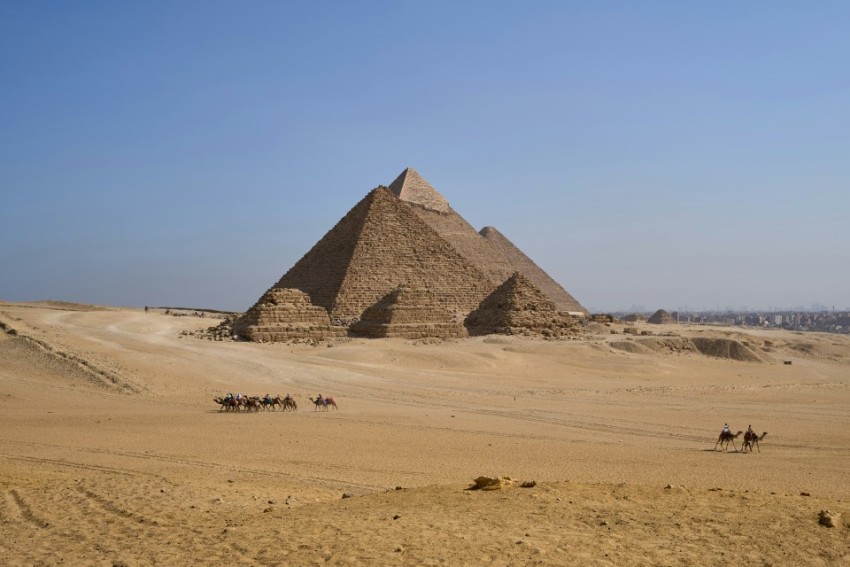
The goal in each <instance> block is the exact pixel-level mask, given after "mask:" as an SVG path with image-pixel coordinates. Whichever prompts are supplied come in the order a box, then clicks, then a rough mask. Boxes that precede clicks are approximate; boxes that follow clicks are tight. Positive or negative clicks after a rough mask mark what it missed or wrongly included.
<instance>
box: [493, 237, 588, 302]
mask: <svg viewBox="0 0 850 567" xmlns="http://www.w3.org/2000/svg"><path fill="white" fill-rule="evenodd" d="M481 236H483V237H484V238H485V239H486V240H487V241H488V242H491V243H492V244H493V245H494V246H495V247H496V248H498V249H499V250H500V251H501V253H502V254H503V255H504V256H505V257H506V258H507V259H508V262H510V264H511V267H512V268H513V269H514V270H516V271H517V272H519V273H521V274H523V275H524V276H525V277H527V278H528V279H529V280H531V281H532V283H534V285H536V286H537V287H538V288H540V291H542V292H543V293H545V294H546V295H547V296H548V297H549V299H551V300H552V301H554V302H555V306H556V307H557V308H558V310H560V311H565V312H567V313H570V314H575V315H587V314H588V311H587V309H585V308H584V307H583V306H582V305H581V304H580V303H579V302H578V301H576V299H575V298H574V297H573V296H572V295H570V294H569V293H567V291H566V290H565V289H564V288H563V287H561V285H560V284H559V283H558V282H556V281H555V280H554V279H552V278H551V277H550V276H549V274H547V273H546V272H544V271H543V269H542V268H540V266H538V265H537V264H535V263H534V261H532V259H531V258H529V257H528V256H526V255H525V254H524V253H523V252H522V250H520V249H519V248H517V247H516V246H514V244H513V243H512V242H511V241H510V240H508V239H507V238H506V237H505V236H504V235H503V234H502V233H501V232H499V231H498V230H496V229H495V228H493V227H492V226H487V227H484V228H483V229H481Z"/></svg>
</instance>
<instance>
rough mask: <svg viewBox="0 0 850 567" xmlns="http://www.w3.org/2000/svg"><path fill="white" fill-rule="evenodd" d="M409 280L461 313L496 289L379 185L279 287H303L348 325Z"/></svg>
mask: <svg viewBox="0 0 850 567" xmlns="http://www.w3.org/2000/svg"><path fill="white" fill-rule="evenodd" d="M401 284H411V285H414V286H418V287H424V288H427V289H430V290H431V291H432V293H433V294H434V297H435V298H436V301H437V302H438V303H439V304H440V305H442V306H443V307H444V308H445V309H446V310H447V311H449V312H450V313H452V314H453V315H454V316H455V317H456V318H458V319H459V320H462V318H463V317H464V316H465V315H466V314H467V313H469V312H470V311H471V310H472V309H474V308H475V307H476V306H477V305H478V303H479V302H480V301H481V300H482V299H483V298H484V297H485V296H486V295H487V294H488V293H489V292H490V291H491V290H492V289H493V285H492V284H491V283H490V281H489V280H488V278H486V277H485V276H484V275H483V274H482V273H481V272H480V271H479V270H478V269H476V268H475V267H474V266H473V265H472V264H470V263H469V262H468V261H467V260H466V259H465V258H463V256H461V255H460V253H459V252H458V251H457V250H455V249H454V248H453V247H452V246H451V245H450V244H449V243H448V242H446V241H445V240H443V238H441V237H440V235H438V234H437V233H436V232H435V231H434V230H433V229H432V228H431V227H429V226H428V225H427V224H425V223H424V222H423V221H422V220H421V219H420V218H419V217H417V216H416V214H414V213H413V211H412V210H411V208H410V207H409V206H408V205H407V204H405V203H404V202H403V201H401V200H399V199H398V198H396V197H395V196H394V195H393V194H392V193H390V192H389V191H388V190H387V188H385V187H379V188H377V189H374V190H372V191H371V192H370V193H369V194H368V195H366V197H364V198H363V199H362V200H361V201H360V202H359V203H358V204H357V205H355V206H354V208H353V209H351V210H350V211H349V212H348V214H346V215H345V217H343V218H342V220H340V221H339V222H338V223H337V224H336V226H334V227H333V228H332V229H331V230H330V231H329V232H328V233H327V234H326V235H325V236H324V237H323V238H322V239H321V240H320V241H319V242H318V243H316V245H315V246H313V248H312V249H311V250H310V251H309V252H307V254H305V255H304V257H303V258H301V260H299V261H298V262H297V263H296V264H295V265H294V266H293V267H292V269H290V270H289V271H288V272H287V273H286V274H285V275H284V276H283V277H282V278H281V279H280V281H278V282H277V283H276V284H275V285H274V286H273V287H276V288H294V289H300V290H301V291H303V292H305V293H307V295H309V296H310V301H311V302H312V303H313V304H314V305H318V306H321V307H324V308H325V309H327V310H328V313H329V314H330V317H331V320H332V321H333V322H334V323H340V324H345V325H348V324H350V323H351V322H354V321H356V320H358V319H359V318H360V317H361V315H362V314H363V312H364V311H365V310H366V308H367V307H370V306H371V305H373V304H375V303H376V302H378V301H379V300H380V299H382V298H383V297H384V296H385V295H386V294H387V293H389V292H390V291H392V290H393V289H395V288H396V287H398V286H399V285H401Z"/></svg>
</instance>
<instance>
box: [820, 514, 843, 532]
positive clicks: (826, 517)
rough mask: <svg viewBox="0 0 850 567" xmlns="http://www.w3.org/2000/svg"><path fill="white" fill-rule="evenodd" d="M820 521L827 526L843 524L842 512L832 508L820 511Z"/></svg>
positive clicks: (832, 526)
mask: <svg viewBox="0 0 850 567" xmlns="http://www.w3.org/2000/svg"><path fill="white" fill-rule="evenodd" d="M818 523H819V524H820V525H822V526H824V527H827V528H834V527H837V526H839V525H840V524H841V513H840V512H832V511H830V510H821V511H820V512H818Z"/></svg>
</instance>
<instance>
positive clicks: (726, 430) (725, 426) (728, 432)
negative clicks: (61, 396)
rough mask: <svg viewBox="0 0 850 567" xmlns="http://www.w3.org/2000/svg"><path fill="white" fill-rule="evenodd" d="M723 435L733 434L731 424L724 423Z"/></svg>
mask: <svg viewBox="0 0 850 567" xmlns="http://www.w3.org/2000/svg"><path fill="white" fill-rule="evenodd" d="M723 433H726V434H730V433H732V432H731V431H730V430H729V424H728V423H724V424H723Z"/></svg>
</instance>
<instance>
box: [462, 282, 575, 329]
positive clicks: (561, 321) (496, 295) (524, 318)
mask: <svg viewBox="0 0 850 567" xmlns="http://www.w3.org/2000/svg"><path fill="white" fill-rule="evenodd" d="M574 323H575V322H574V321H573V319H572V318H571V317H570V316H569V315H566V314H564V313H561V312H559V311H558V310H557V309H556V308H555V303H554V302H553V301H552V300H551V299H549V298H548V297H547V296H546V294H544V293H543V292H542V291H540V290H539V289H537V287H535V285H534V284H533V283H531V281H530V280H529V279H528V278H526V277H525V276H524V275H522V274H520V273H519V272H515V273H514V274H513V275H512V276H511V277H510V278H509V279H508V280H507V281H505V283H503V284H502V285H500V286H499V287H498V288H496V290H495V291H493V293H491V294H490V295H488V296H487V297H486V298H485V299H484V301H482V302H481V304H480V305H479V306H478V308H477V309H475V310H474V311H472V313H470V314H469V316H468V317H467V318H466V321H465V322H464V324H465V325H466V328H467V329H468V331H469V334H470V335H489V334H493V333H497V334H507V335H516V334H540V335H543V336H562V335H565V334H569V333H570V332H571V330H572V329H573V328H574Z"/></svg>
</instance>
